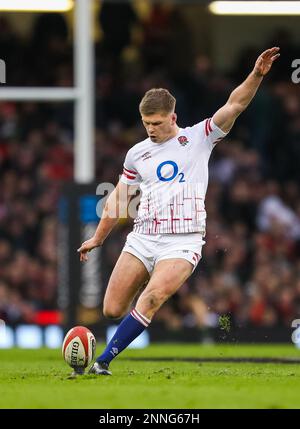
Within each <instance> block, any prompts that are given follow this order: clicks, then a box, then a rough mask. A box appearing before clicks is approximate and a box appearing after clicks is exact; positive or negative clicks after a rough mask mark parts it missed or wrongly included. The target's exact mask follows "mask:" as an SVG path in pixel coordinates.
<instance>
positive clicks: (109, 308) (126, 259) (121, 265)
mask: <svg viewBox="0 0 300 429" xmlns="http://www.w3.org/2000/svg"><path fill="white" fill-rule="evenodd" d="M148 278H149V273H148V271H147V269H146V267H145V265H144V264H143V262H141V260H140V259H138V258H137V257H136V256H134V255H132V254H131V253H128V252H126V251H123V252H122V253H121V255H120V257H119V259H118V261H117V263H116V265H115V268H114V269H113V272H112V274H111V277H110V280H109V283H108V286H107V289H106V293H105V297H104V303H103V313H104V316H105V317H108V318H120V317H122V316H124V315H125V314H126V313H128V310H129V307H130V305H131V304H132V301H133V300H134V298H135V296H136V294H137V292H138V291H139V289H140V288H141V286H143V284H144V283H145V282H146V281H147V279H148ZM130 317H131V316H130ZM134 322H135V320H134ZM133 328H135V327H133ZM124 335H125V336H126V335H131V332H130V329H129V331H128V330H126V332H124V333H123V334H122V336H124ZM122 336H121V338H120V339H119V342H120V341H121V339H122ZM116 343H117V341H116ZM118 347H119V344H115V348H116V349H117V348H118ZM110 348H111V347H110V343H109V344H108V346H107V347H106V349H105V350H104V352H103V353H102V355H100V356H99V357H98V358H97V360H96V362H95V363H94V364H93V365H92V367H91V368H90V370H89V373H90V374H97V375H111V371H109V369H108V363H107V362H106V361H105V356H106V353H110V352H109V351H107V350H109V349H110ZM102 356H104V358H103V357H102Z"/></svg>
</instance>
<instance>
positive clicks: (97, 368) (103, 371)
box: [89, 362, 112, 375]
mask: <svg viewBox="0 0 300 429" xmlns="http://www.w3.org/2000/svg"><path fill="white" fill-rule="evenodd" d="M89 374H96V375H112V372H111V371H109V369H108V363H107V362H95V363H94V364H93V365H92V366H91V367H90V370H89Z"/></svg>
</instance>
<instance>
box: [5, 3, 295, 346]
mask: <svg viewBox="0 0 300 429" xmlns="http://www.w3.org/2000/svg"><path fill="white" fill-rule="evenodd" d="M94 9H95V10H94V24H95V30H94V37H95V59H96V61H95V75H96V81H95V86H96V104H95V109H96V130H95V141H96V171H97V182H98V183H101V182H111V183H114V184H116V183H117V181H118V178H119V174H120V172H121V170H122V164H123V160H124V157H125V154H126V152H127V151H128V149H129V148H130V147H131V146H132V145H134V144H135V143H136V142H138V141H140V140H141V139H143V138H144V136H145V132H144V129H143V127H142V125H141V122H140V117H139V112H138V104H139V101H140V99H141V97H142V96H143V94H144V92H145V91H146V90H148V89H150V88H152V87H166V88H168V89H169V90H170V91H171V92H172V93H173V94H174V95H175V97H176V98H177V113H178V117H179V120H178V123H179V125H180V126H183V127H184V126H187V125H192V124H194V123H196V122H199V121H201V120H203V119H205V118H206V117H209V116H211V115H212V114H213V113H214V112H215V111H216V110H217V109H218V108H219V107H220V106H221V105H222V104H223V103H224V102H226V100H227V98H228V96H229V94H230V92H231V91H232V90H233V89H234V87H235V86H237V85H238V84H239V83H241V81H242V80H243V79H244V78H246V76H247V74H248V73H249V72H250V71H251V69H252V67H253V65H254V62H255V60H256V58H257V56H258V55H259V54H260V53H261V51H262V50H264V49H266V48H268V47H272V46H280V47H281V57H280V59H279V60H278V61H277V62H276V64H274V66H273V68H272V70H271V72H270V74H269V75H268V76H267V77H266V78H265V80H264V82H263V84H262V86H261V88H260V89H259V92H258V93H257V95H256V96H255V99H254V100H253V102H252V103H251V105H250V106H249V107H248V109H247V111H246V112H244V113H243V114H242V115H241V116H240V117H239V119H238V120H237V121H236V123H235V126H234V128H233V129H232V131H231V132H230V134H229V135H228V137H227V138H226V139H225V140H224V141H223V142H222V143H220V144H219V145H218V146H217V147H216V148H215V149H214V151H213V154H212V157H211V160H210V183H209V187H208V194H207V199H206V208H207V236H206V245H205V246H204V248H203V258H202V261H201V262H200V264H199V265H198V268H197V270H196V272H195V273H194V275H193V276H192V277H191V279H190V280H189V281H188V282H187V283H186V284H185V285H184V286H183V287H182V288H181V289H180V291H179V292H178V293H177V294H176V295H175V296H174V297H173V298H172V299H171V300H170V301H168V302H167V303H166V304H165V305H164V306H163V307H162V308H161V310H160V311H159V312H158V313H157V315H156V317H155V319H154V321H153V324H152V328H151V329H153V330H155V329H156V328H161V327H163V328H164V329H165V331H164V332H170V333H172V332H173V333H175V334H176V333H178V332H181V331H182V330H183V329H187V328H190V329H194V330H199V332H209V330H210V329H216V330H218V329H219V328H220V327H219V317H220V316H222V315H228V317H230V320H231V325H232V328H233V329H235V330H238V329H246V328H249V329H250V330H251V333H252V334H253V337H252V338H253V339H255V334H257V333H259V332H260V329H263V328H272V329H273V332H276V330H278V332H279V330H280V329H281V328H284V327H285V328H289V327H290V326H291V322H292V320H293V319H295V318H297V316H298V315H299V314H300V188H299V181H300V169H299V165H300V84H298V85H297V84H294V83H293V82H292V80H291V74H292V71H293V69H292V67H291V63H292V60H293V59H295V58H300V48H299V42H300V25H299V18H297V17H256V16H252V17H222V16H213V15H211V14H210V13H209V12H208V11H207V9H206V6H205V4H204V3H203V2H201V3H199V4H197V2H172V1H168V2H163V3H158V2H151V1H140V2H138V1H136V2H121V3H118V2H104V3H103V2H98V1H95V8H94ZM72 31H73V16H72V12H69V13H66V14H37V13H35V14H33V13H32V14H30V13H26V14H23V13H1V15H0V57H1V58H2V59H4V60H5V61H6V64H7V72H6V73H7V83H6V85H7V86H58V87H59V86H72V85H73V38H72ZM0 90H1V88H0ZM73 137H74V124H73V104H72V103H70V102H65V103H53V102H52V103H38V102H22V103H21V102H8V101H7V102H4V101H1V102H0V319H3V320H4V321H5V322H6V323H7V324H8V325H12V326H16V325H18V324H20V323H25V324H32V323H39V320H40V317H41V314H45V312H49V313H48V314H50V315H52V316H51V317H53V319H52V322H51V323H59V322H60V321H61V315H60V312H59V311H58V306H57V283H58V280H57V263H58V252H57V224H58V221H57V204H58V199H59V195H60V192H61V189H62V186H63V185H64V184H65V183H66V182H69V181H72V179H73ZM131 227H132V223H131V222H130V221H128V222H124V221H123V222H121V223H120V225H119V226H118V227H117V228H116V229H115V230H114V231H113V233H112V234H111V236H110V237H109V238H108V239H107V240H106V242H105V244H104V246H103V252H102V258H103V262H102V270H103V272H102V276H103V284H104V285H105V284H107V281H108V279H109V276H110V273H111V271H112V269H113V267H114V265H115V262H116V260H117V258H118V256H119V254H120V251H121V249H122V247H123V245H124V242H125V237H126V235H127V233H128V232H129V231H130V230H131ZM78 244H80V243H78ZM78 263H79V262H78ZM100 310H101V309H100ZM100 310H99V312H98V313H97V317H98V319H99V322H100V323H102V322H103V323H104V324H105V323H106V321H104V320H103V319H102V315H101V311H100ZM49 323H50V322H49ZM235 332H237V331H235ZM264 332H265V331H264ZM266 340H267V339H266Z"/></svg>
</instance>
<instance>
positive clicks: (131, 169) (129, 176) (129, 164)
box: [120, 150, 142, 185]
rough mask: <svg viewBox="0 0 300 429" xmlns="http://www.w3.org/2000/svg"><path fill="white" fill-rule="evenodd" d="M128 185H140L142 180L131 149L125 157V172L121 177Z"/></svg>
mask: <svg viewBox="0 0 300 429" xmlns="http://www.w3.org/2000/svg"><path fill="white" fill-rule="evenodd" d="M120 180H121V182H122V183H125V184H126V185H139V184H140V183H141V181H142V179H141V176H140V175H139V173H138V171H137V169H136V167H135V165H134V161H133V156H132V151H131V150H129V151H128V152H127V155H126V157H125V161H124V166H123V173H122V176H121V178H120Z"/></svg>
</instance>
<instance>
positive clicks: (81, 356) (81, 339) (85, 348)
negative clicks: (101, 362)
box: [62, 326, 96, 368]
mask: <svg viewBox="0 0 300 429" xmlns="http://www.w3.org/2000/svg"><path fill="white" fill-rule="evenodd" d="M95 350H96V340H95V337H94V335H93V334H92V332H91V331H90V330H89V329H87V328H85V327H84V326H75V327H74V328H72V329H70V330H69V332H67V334H66V336H65V338H64V342H63V345H62V355H63V358H64V360H65V361H66V362H67V364H68V365H70V366H71V367H72V368H78V367H80V368H86V367H87V366H88V364H89V363H90V362H91V361H92V360H93V358H94V355H95Z"/></svg>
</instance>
